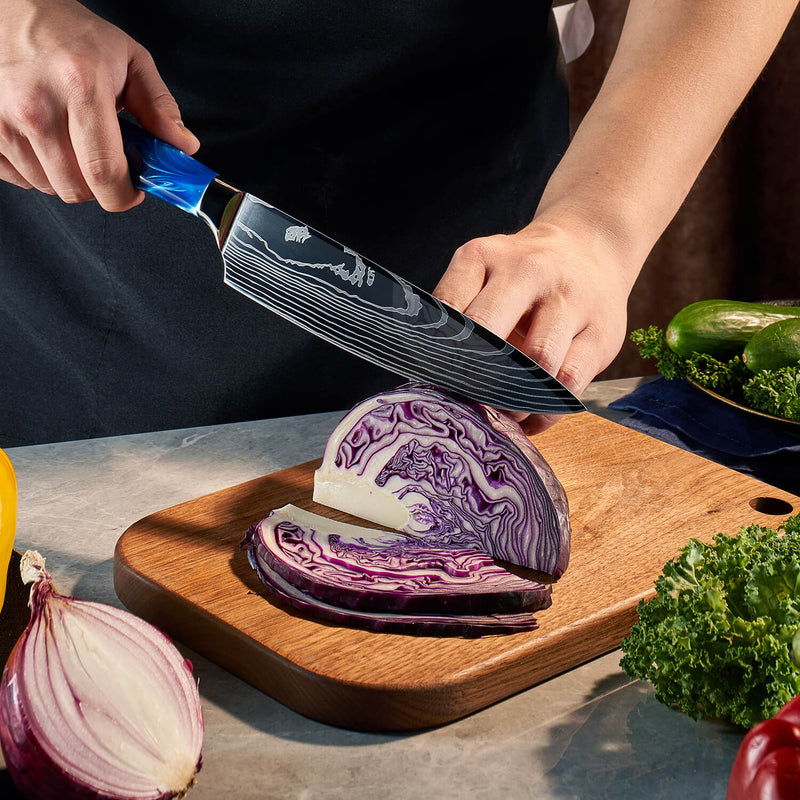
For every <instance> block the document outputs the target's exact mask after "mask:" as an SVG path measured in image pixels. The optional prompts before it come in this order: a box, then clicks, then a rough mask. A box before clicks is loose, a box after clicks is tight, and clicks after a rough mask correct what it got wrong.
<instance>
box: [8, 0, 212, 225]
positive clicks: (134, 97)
mask: <svg viewBox="0 0 800 800" xmlns="http://www.w3.org/2000/svg"><path fill="white" fill-rule="evenodd" d="M29 25H30V26H33V27H34V28H35V33H36V36H33V35H30V36H26V35H24V34H25V29H24V25H23V26H21V29H20V30H21V33H20V31H17V34H18V35H16V36H15V35H14V26H13V25H10V26H9V30H8V31H4V33H5V34H6V38H5V39H4V40H3V41H4V43H5V45H6V46H5V48H4V49H3V50H2V51H0V179H2V180H4V181H7V182H9V183H13V184H15V185H16V186H20V187H22V188H35V189H38V190H40V191H42V192H45V193H47V194H57V195H58V196H59V197H60V198H61V199H62V200H64V201H65V202H68V203H80V202H84V201H87V200H92V199H94V200H97V202H98V203H99V204H100V205H101V206H102V207H103V208H105V209H106V210H108V211H124V210H126V209H129V208H131V207H133V206H135V205H137V204H138V203H139V202H141V200H142V198H143V197H144V195H143V193H142V192H140V191H138V190H137V189H135V188H134V186H133V184H132V183H131V179H130V174H129V168H128V163H127V159H126V158H125V154H124V150H123V145H122V135H121V132H120V127H119V121H118V118H117V112H118V109H119V108H121V107H123V106H126V107H128V108H129V110H130V111H131V112H132V113H133V114H134V115H135V116H136V117H137V118H138V119H139V121H140V122H141V123H142V125H143V126H144V127H145V128H147V129H148V130H149V131H150V132H151V133H153V134H154V135H156V136H158V137H159V138H162V139H164V140H166V141H167V142H169V143H170V144H172V145H174V146H176V147H178V148H180V149H182V150H184V151H186V152H187V153H193V152H195V151H196V150H197V148H198V147H199V142H198V141H197V139H196V137H194V136H193V135H192V134H191V133H190V132H189V131H187V130H186V128H184V127H183V125H182V124H181V122H180V112H179V110H178V106H177V103H176V102H175V100H174V98H173V97H172V95H171V94H170V92H169V91H168V89H167V87H166V85H165V84H164V82H163V81H162V79H161V77H160V75H159V73H158V70H157V68H156V65H155V64H154V62H153V59H152V58H151V56H150V54H149V53H148V52H147V51H146V50H145V49H144V48H142V47H141V46H140V45H138V44H137V43H136V42H134V41H133V40H132V39H131V38H130V37H129V36H127V35H126V34H125V33H123V32H122V31H121V30H119V29H118V28H115V27H114V26H112V25H110V24H108V23H107V22H105V21H104V20H101V19H100V18H99V17H96V16H94V15H93V14H91V13H90V12H88V11H87V10H86V9H85V8H83V7H82V6H79V5H78V4H77V3H76V4H74V5H73V4H65V5H64V6H58V7H56V8H55V10H54V13H53V14H52V15H51V14H48V15H46V16H37V17H36V18H35V19H33V20H30V21H29Z"/></svg>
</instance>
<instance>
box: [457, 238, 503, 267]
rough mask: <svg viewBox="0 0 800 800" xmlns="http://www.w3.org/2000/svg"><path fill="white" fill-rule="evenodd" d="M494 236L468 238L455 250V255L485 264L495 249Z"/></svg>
mask: <svg viewBox="0 0 800 800" xmlns="http://www.w3.org/2000/svg"><path fill="white" fill-rule="evenodd" d="M493 239H494V237H488V238H487V237H485V238H480V239H470V240H469V241H468V242H465V243H464V244H462V245H461V247H459V248H458V249H457V250H456V253H455V257H456V258H458V259H463V260H465V261H468V262H472V263H480V264H486V263H488V262H489V261H491V259H492V253H493V251H494V250H495V249H496V246H495V244H494V241H493Z"/></svg>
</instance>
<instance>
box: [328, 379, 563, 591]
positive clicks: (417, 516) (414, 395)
mask: <svg viewBox="0 0 800 800" xmlns="http://www.w3.org/2000/svg"><path fill="white" fill-rule="evenodd" d="M352 489H356V490H358V492H359V493H360V496H361V497H367V496H370V497H375V498H378V500H376V501H374V502H373V504H372V505H367V506H364V508H363V509H360V510H359V511H356V510H354V509H353V508H348V507H346V506H347V505H348V503H349V497H350V496H351V495H349V493H350V492H351V490H352ZM380 498H383V499H380ZM314 500H315V501H317V502H319V503H322V504H324V505H328V506H331V507H333V508H337V509H339V510H342V511H346V512H350V513H354V514H357V515H360V516H362V517H364V518H365V519H369V520H370V521H372V522H375V523H377V524H379V525H385V526H387V527H394V528H397V529H398V530H402V531H405V532H406V533H409V534H411V535H414V536H418V537H421V538H423V539H425V540H426V541H430V542H434V541H435V542H439V543H442V544H445V543H446V544H450V545H456V546H461V547H465V548H469V547H472V548H475V549H480V550H483V551H485V552H488V553H489V554H491V555H492V556H493V557H494V558H496V559H500V560H502V561H506V562H509V563H511V564H517V565H519V566H523V567H527V568H529V569H533V570H537V571H540V572H544V573H547V574H549V575H552V576H553V577H554V578H558V577H560V576H561V575H562V574H563V572H564V570H565V569H566V568H567V565H568V563H569V552H570V535H571V531H570V524H569V506H568V502H567V496H566V493H565V491H564V488H563V486H562V485H561V483H560V482H559V481H558V479H557V478H556V476H555V474H554V473H553V471H552V469H551V468H550V466H549V465H548V464H547V462H546V461H545V459H544V457H543V456H542V455H541V453H539V451H538V449H537V448H536V447H535V446H534V445H533V444H532V443H531V441H530V440H529V439H528V437H527V436H525V434H524V433H523V431H522V429H521V427H520V426H519V424H518V423H517V422H515V421H514V420H513V419H512V418H511V417H510V416H509V415H508V414H505V413H503V412H500V411H497V410H496V409H493V408H490V407H488V406H484V405H481V404H479V403H474V402H471V401H469V400H465V399H464V398H461V397H459V396H457V395H455V394H452V393H450V392H448V391H445V390H442V389H439V388H438V387H434V386H430V385H427V384H419V383H409V384H405V385H403V386H400V387H399V388H397V389H395V390H393V391H389V392H385V393H383V394H380V395H376V396H375V397H371V398H368V399H367V400H364V401H363V402H361V403H359V404H358V405H356V406H354V407H353V409H351V411H350V412H349V413H348V414H347V415H346V416H345V417H344V418H343V419H342V421H341V422H340V423H339V425H338V426H337V427H336V429H335V430H334V432H333V434H332V435H331V437H330V438H329V439H328V443H327V445H326V447H325V452H324V454H323V459H322V464H321V466H320V468H319V469H318V470H317V472H316V473H315V476H314ZM393 506H394V508H392V507H393ZM399 506H405V509H406V512H405V516H406V519H405V520H402V519H401V520H399V521H398V516H397V507H399ZM385 510H386V511H387V513H386V515H385V516H384V515H383V514H384V511H385ZM389 510H391V511H392V513H391V514H389V513H388V511H389ZM372 512H375V513H372ZM390 517H391V518H390Z"/></svg>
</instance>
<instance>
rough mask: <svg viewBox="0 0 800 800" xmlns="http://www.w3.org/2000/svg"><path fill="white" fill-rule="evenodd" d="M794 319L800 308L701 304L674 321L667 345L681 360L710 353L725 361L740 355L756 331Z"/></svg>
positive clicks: (799, 315)
mask: <svg viewBox="0 0 800 800" xmlns="http://www.w3.org/2000/svg"><path fill="white" fill-rule="evenodd" d="M791 318H800V306H777V305H769V304H767V303H746V302H744V301H740V300H700V301H698V302H696V303H691V304H690V305H688V306H686V308H683V309H681V310H680V311H679V312H678V313H677V314H676V315H675V316H674V317H673V318H672V321H671V322H670V323H669V325H668V326H667V331H666V337H667V344H668V345H669V347H670V350H672V351H673V352H675V353H677V354H678V355H679V356H684V357H685V356H688V355H691V354H692V353H707V354H708V355H710V356H714V358H717V359H719V360H720V361H726V360H728V359H730V358H733V357H734V356H737V355H741V354H742V352H743V351H744V347H745V345H746V344H747V343H748V342H749V341H750V339H751V337H752V336H753V334H754V333H756V331H760V330H761V329H762V328H766V327H767V325H771V324H772V323H773V322H779V321H780V320H783V319H791Z"/></svg>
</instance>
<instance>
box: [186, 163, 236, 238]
mask: <svg viewBox="0 0 800 800" xmlns="http://www.w3.org/2000/svg"><path fill="white" fill-rule="evenodd" d="M243 197H244V195H243V194H242V192H240V191H239V190H238V189H234V188H233V187H232V186H229V185H228V184H227V183H225V182H224V181H221V180H220V179H219V178H214V180H213V181H211V183H209V184H208V186H207V187H206V190H205V192H203V197H202V198H201V200H200V207H199V209H198V212H197V216H199V217H200V219H202V220H204V221H205V222H206V223H207V224H208V226H209V227H210V228H211V230H212V231H213V232H214V235H215V236H216V237H217V243H218V244H219V246H220V247H222V244H223V242H224V241H225V238H226V237H227V235H228V232H229V231H230V228H231V224H232V223H233V218H234V217H235V216H236V212H237V211H238V209H239V205H240V204H241V202H242V198H243Z"/></svg>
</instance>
